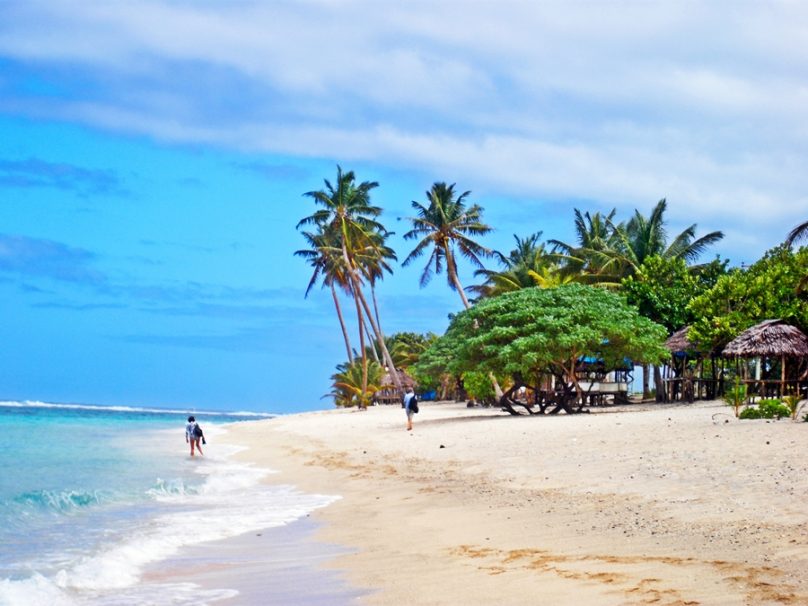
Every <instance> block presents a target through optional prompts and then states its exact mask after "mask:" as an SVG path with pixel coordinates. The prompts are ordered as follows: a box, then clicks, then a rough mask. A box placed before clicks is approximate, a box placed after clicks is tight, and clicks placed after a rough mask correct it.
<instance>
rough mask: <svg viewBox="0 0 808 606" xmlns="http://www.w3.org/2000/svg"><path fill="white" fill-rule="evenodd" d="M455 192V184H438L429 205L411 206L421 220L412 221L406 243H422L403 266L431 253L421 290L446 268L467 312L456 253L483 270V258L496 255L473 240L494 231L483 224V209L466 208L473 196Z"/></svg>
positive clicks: (423, 275) (450, 281) (450, 285)
mask: <svg viewBox="0 0 808 606" xmlns="http://www.w3.org/2000/svg"><path fill="white" fill-rule="evenodd" d="M454 188H455V184H454V183H453V184H452V185H446V183H443V182H437V183H435V184H434V185H433V186H432V189H430V190H429V191H427V192H426V196H427V198H428V200H429V204H428V205H426V206H425V205H423V204H421V203H419V202H415V201H413V202H412V207H413V208H414V209H415V211H416V212H417V214H418V216H417V217H414V218H411V219H410V221H412V225H413V228H412V229H411V230H410V231H408V232H407V233H406V234H404V239H405V240H413V239H417V238H420V240H419V241H418V244H416V246H415V248H414V249H413V250H412V252H411V253H410V254H409V255H408V256H407V258H406V259H404V263H403V265H404V266H407V265H409V264H410V263H411V262H412V261H414V260H415V259H417V258H418V257H420V256H421V255H422V254H423V253H424V252H426V250H427V249H430V250H431V252H430V255H429V260H428V261H427V264H426V266H425V267H424V271H423V273H422V274H421V286H422V287H423V286H426V284H427V283H428V282H429V281H430V280H431V279H432V275H433V273H434V274H439V273H441V271H443V266H444V264H445V266H446V277H447V279H448V281H449V287H450V288H451V289H452V290H455V291H457V293H458V294H459V295H460V299H461V301H462V302H463V306H464V307H465V308H466V309H468V308H469V307H470V305H469V301H468V299H467V298H466V295H465V293H464V292H463V286H462V285H461V284H460V278H459V277H458V275H457V255H456V252H455V250H457V251H459V252H460V254H461V255H463V256H464V257H465V258H466V259H468V260H469V261H471V262H472V263H473V264H474V265H476V266H478V267H482V261H481V260H480V257H489V256H491V255H492V254H493V253H492V252H491V251H490V250H489V249H488V248H486V247H484V246H482V245H481V244H478V243H477V242H475V241H474V240H473V239H472V237H474V236H484V235H485V234H487V233H488V232H490V231H491V228H490V227H489V226H488V225H486V224H485V223H482V222H481V219H482V212H483V209H482V207H480V206H479V205H477V204H473V205H472V206H470V207H469V208H466V204H465V200H466V197H467V196H468V195H469V194H470V193H471V192H469V191H467V192H464V193H462V194H460V195H459V196H457V197H455V190H454Z"/></svg>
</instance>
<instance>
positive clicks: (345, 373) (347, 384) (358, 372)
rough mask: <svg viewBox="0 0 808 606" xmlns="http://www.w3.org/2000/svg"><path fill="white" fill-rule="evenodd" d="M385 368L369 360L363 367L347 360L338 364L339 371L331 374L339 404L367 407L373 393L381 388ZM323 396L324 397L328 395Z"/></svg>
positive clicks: (334, 392) (333, 388)
mask: <svg viewBox="0 0 808 606" xmlns="http://www.w3.org/2000/svg"><path fill="white" fill-rule="evenodd" d="M383 372H384V369H383V368H382V367H381V365H380V364H378V363H376V362H369V363H368V365H367V368H366V369H365V368H363V367H362V366H361V365H359V364H358V363H357V362H346V363H344V364H339V365H338V366H337V372H336V373H334V374H333V375H331V380H332V381H333V383H332V384H331V393H329V394H326V396H330V397H332V398H334V404H336V405H337V406H345V407H347V406H355V405H357V406H359V407H360V408H366V407H367V405H368V404H369V403H370V397H371V394H374V393H376V392H377V391H379V389H381V387H380V385H381V379H382V374H383ZM326 396H323V397H326Z"/></svg>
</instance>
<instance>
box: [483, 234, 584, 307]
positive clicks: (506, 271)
mask: <svg viewBox="0 0 808 606" xmlns="http://www.w3.org/2000/svg"><path fill="white" fill-rule="evenodd" d="M541 235H542V232H537V233H535V234H531V235H530V236H528V237H527V238H520V237H519V236H517V235H516V234H514V236H513V238H514V240H515V241H516V248H515V249H514V250H512V251H511V252H510V253H509V254H508V256H507V257H506V256H505V255H503V254H502V253H500V252H494V255H495V256H496V257H497V258H498V259H499V262H500V265H502V267H503V269H502V270H500V271H496V270H491V269H478V270H477V271H475V272H474V275H475V277H484V278H485V282H484V283H483V284H481V285H478V286H470V287H469V288H468V290H469V291H470V292H473V293H475V294H477V295H478V296H479V297H493V296H496V295H500V294H503V293H506V292H511V291H514V290H519V289H521V288H530V287H533V286H539V287H541V288H547V287H550V286H557V285H558V284H564V283H567V282H571V281H572V280H573V279H574V276H572V275H566V274H562V272H561V268H560V266H559V264H558V260H557V259H558V258H559V255H555V254H552V253H548V252H547V251H546V250H545V247H544V243H543V242H541Z"/></svg>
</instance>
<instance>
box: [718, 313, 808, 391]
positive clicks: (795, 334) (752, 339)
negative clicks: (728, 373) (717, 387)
mask: <svg viewBox="0 0 808 606" xmlns="http://www.w3.org/2000/svg"><path fill="white" fill-rule="evenodd" d="M723 355H724V356H727V357H729V356H734V357H735V358H736V359H737V358H768V359H770V360H771V359H778V358H779V365H780V379H779V381H778V380H777V379H774V380H772V379H771V378H768V379H767V378H763V377H762V376H761V364H760V361H758V363H757V365H756V372H755V378H754V379H753V380H750V379H744V382H745V383H747V384H752V385H753V386H754V385H755V384H757V385H758V392H759V394H760V395H761V396H767V395H774V394H772V393H771V387H777V388H778V393H779V395H780V396H781V397H782V396H784V395H786V393H787V392H788V391H790V392H792V393H795V394H801V393H802V390H803V389H804V388H805V386H804V383H805V374H804V373H803V370H801V369H802V368H804V366H805V361H806V360H808V336H806V335H805V333H803V332H802V331H801V330H800V329H799V328H797V327H796V326H791V325H790V324H786V323H785V322H783V321H782V320H765V321H764V322H761V323H760V324H758V325H756V326H753V327H752V328H749V329H747V330H745V331H744V332H742V333H741V334H740V335H738V336H737V337H735V338H734V339H733V340H732V341H730V342H729V343H727V346H726V347H725V348H724V352H723ZM787 360H788V361H790V363H787ZM787 366H790V367H791V371H792V372H791V378H787V377H788V372H787V370H786V367H787ZM744 374H745V367H744ZM800 375H802V376H800Z"/></svg>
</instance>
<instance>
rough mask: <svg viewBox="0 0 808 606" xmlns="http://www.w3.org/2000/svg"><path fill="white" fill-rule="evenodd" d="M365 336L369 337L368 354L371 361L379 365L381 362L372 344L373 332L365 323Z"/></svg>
mask: <svg viewBox="0 0 808 606" xmlns="http://www.w3.org/2000/svg"><path fill="white" fill-rule="evenodd" d="M376 322H377V323H378V320H376ZM365 334H366V335H367V336H368V337H370V339H369V343H368V346H369V349H370V353H371V354H372V355H373V359H374V360H376V362H378V363H379V364H381V363H382V362H381V360H380V359H379V352H378V351H376V344H375V343H374V342H373V331H372V330H371V329H370V327H369V326H368V323H367V322H365Z"/></svg>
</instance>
